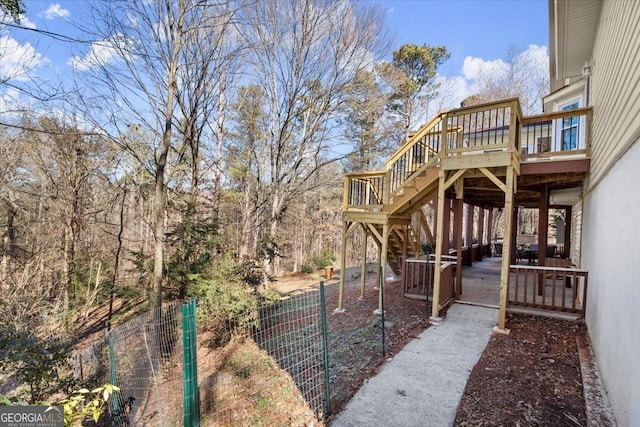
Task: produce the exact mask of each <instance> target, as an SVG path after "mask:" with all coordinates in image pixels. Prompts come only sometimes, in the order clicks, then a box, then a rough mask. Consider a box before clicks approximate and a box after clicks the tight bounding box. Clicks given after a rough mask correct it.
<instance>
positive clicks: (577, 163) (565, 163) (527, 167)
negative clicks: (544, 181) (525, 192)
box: [520, 159, 591, 175]
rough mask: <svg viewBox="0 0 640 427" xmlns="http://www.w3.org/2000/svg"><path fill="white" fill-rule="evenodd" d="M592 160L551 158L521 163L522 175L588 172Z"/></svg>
mask: <svg viewBox="0 0 640 427" xmlns="http://www.w3.org/2000/svg"><path fill="white" fill-rule="evenodd" d="M590 165H591V160H589V159H575V160H550V161H537V162H524V163H522V164H521V165H520V175H543V174H550V173H582V174H585V173H588V172H589V167H590Z"/></svg>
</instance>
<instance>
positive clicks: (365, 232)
mask: <svg viewBox="0 0 640 427" xmlns="http://www.w3.org/2000/svg"><path fill="white" fill-rule="evenodd" d="M362 235H363V237H362V267H361V269H360V297H361V298H364V285H365V282H366V279H367V239H368V238H369V231H368V230H367V227H366V226H365V225H364V224H363V225H362Z"/></svg>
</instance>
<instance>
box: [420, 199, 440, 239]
mask: <svg viewBox="0 0 640 427" xmlns="http://www.w3.org/2000/svg"><path fill="white" fill-rule="evenodd" d="M420 226H421V227H422V229H423V230H424V234H426V236H427V240H428V241H429V244H430V245H431V248H432V249H433V248H435V246H436V241H435V239H434V238H433V233H432V232H431V227H429V222H428V221H427V217H426V215H425V214H424V211H423V210H422V209H420Z"/></svg>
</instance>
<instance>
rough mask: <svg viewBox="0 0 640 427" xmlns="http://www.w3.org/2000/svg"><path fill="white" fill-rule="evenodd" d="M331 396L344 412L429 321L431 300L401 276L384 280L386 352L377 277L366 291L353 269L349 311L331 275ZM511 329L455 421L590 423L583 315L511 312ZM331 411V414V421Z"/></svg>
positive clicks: (484, 361)
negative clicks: (407, 293) (566, 317)
mask: <svg viewBox="0 0 640 427" xmlns="http://www.w3.org/2000/svg"><path fill="white" fill-rule="evenodd" d="M326 283H327V286H326V295H327V308H328V313H329V315H328V323H329V325H328V327H329V337H330V342H329V350H330V375H331V381H330V386H331V402H330V406H331V409H332V413H333V414H335V413H337V412H338V411H339V410H340V409H341V408H342V407H343V406H344V405H345V404H346V403H347V402H348V401H349V399H350V398H351V397H352V396H353V394H355V392H356V391H357V390H358V389H359V388H360V387H361V386H362V384H363V383H364V382H365V381H366V380H367V379H368V378H370V377H371V376H373V375H375V374H376V372H377V369H378V367H379V366H380V365H381V364H382V363H383V362H384V360H385V359H387V358H390V357H393V355H394V354H395V353H397V352H398V351H399V350H401V349H402V348H403V347H404V345H406V344H407V343H408V342H409V341H410V340H411V339H413V338H414V337H416V336H417V335H419V334H420V333H421V332H422V331H423V330H424V329H425V328H427V327H428V322H427V320H426V319H427V318H428V311H427V309H428V308H429V307H428V306H427V304H426V303H425V301H415V300H410V299H407V298H405V297H404V296H403V295H402V291H401V289H400V283H399V282H397V281H392V282H387V285H386V288H385V290H386V291H385V324H386V328H385V339H386V348H385V349H386V352H385V354H384V355H383V353H382V328H381V317H380V316H379V315H375V314H374V313H373V310H375V309H376V308H377V307H378V291H377V287H376V284H377V277H376V275H375V274H368V275H367V280H366V285H365V295H364V298H361V297H360V277H359V272H358V271H357V270H353V271H351V270H347V281H346V292H345V300H344V308H345V312H344V313H333V310H334V308H335V307H337V305H338V279H337V278H335V279H333V280H330V281H327V282H326ZM507 322H508V323H507V327H508V328H509V329H511V334H510V335H507V336H496V337H492V338H491V339H490V342H489V344H488V345H487V348H486V349H485V351H484V353H483V355H482V356H481V358H480V360H479V362H478V364H477V365H476V367H475V368H474V369H473V371H472V373H471V376H470V378H469V381H468V384H467V387H466V390H465V393H464V396H463V398H462V400H461V403H460V406H459V408H458V412H457V416H456V421H455V425H456V426H493V425H513V426H543V425H544V426H547V425H553V426H584V425H586V415H585V403H584V397H583V391H582V378H581V374H580V362H579V357H578V351H577V344H576V339H577V338H578V337H579V336H580V337H585V335H586V328H585V326H584V325H583V324H581V323H576V322H570V321H563V320H556V319H548V318H542V317H536V316H527V315H516V314H509V315H508V319H507ZM331 419H332V418H331V417H330V418H329V420H328V422H329V423H330V421H331Z"/></svg>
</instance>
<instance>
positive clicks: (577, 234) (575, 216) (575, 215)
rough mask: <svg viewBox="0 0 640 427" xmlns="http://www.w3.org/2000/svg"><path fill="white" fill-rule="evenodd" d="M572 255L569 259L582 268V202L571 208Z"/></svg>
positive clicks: (570, 254)
mask: <svg viewBox="0 0 640 427" xmlns="http://www.w3.org/2000/svg"><path fill="white" fill-rule="evenodd" d="M571 227H572V229H571V253H569V259H571V262H573V264H575V265H577V266H580V264H581V261H582V260H581V259H580V257H581V253H582V245H581V244H580V243H581V239H582V202H580V203H577V204H576V205H574V206H573V207H572V208H571Z"/></svg>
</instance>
